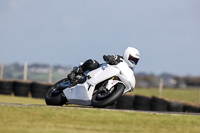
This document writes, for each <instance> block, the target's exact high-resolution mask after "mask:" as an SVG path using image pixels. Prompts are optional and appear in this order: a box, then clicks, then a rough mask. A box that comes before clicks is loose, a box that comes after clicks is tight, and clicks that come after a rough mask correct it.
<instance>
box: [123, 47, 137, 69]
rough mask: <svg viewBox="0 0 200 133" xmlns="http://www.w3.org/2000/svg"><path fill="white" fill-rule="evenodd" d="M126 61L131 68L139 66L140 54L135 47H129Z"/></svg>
mask: <svg viewBox="0 0 200 133" xmlns="http://www.w3.org/2000/svg"><path fill="white" fill-rule="evenodd" d="M123 58H124V60H125V61H126V63H127V64H128V65H129V67H131V68H133V67H134V66H135V65H137V63H138V61H139V59H140V52H139V51H138V50H137V49H136V48H133V47H128V48H127V49H126V50H125V51H124V56H123Z"/></svg>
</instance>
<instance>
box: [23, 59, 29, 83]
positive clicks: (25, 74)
mask: <svg viewBox="0 0 200 133" xmlns="http://www.w3.org/2000/svg"><path fill="white" fill-rule="evenodd" d="M27 71H28V64H27V62H25V63H24V81H25V80H27Z"/></svg>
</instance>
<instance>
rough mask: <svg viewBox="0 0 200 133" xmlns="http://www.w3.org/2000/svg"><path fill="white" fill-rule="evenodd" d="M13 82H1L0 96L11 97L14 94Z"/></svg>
mask: <svg viewBox="0 0 200 133" xmlns="http://www.w3.org/2000/svg"><path fill="white" fill-rule="evenodd" d="M13 84H14V81H13V80H0V94H4V95H11V94H12V92H13Z"/></svg>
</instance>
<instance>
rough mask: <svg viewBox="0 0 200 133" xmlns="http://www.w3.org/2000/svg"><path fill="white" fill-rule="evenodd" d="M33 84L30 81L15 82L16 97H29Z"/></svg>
mask: <svg viewBox="0 0 200 133" xmlns="http://www.w3.org/2000/svg"><path fill="white" fill-rule="evenodd" d="M30 87H31V82H30V81H15V82H14V89H13V91H14V95H15V96H22V97H28V96H29V92H30Z"/></svg>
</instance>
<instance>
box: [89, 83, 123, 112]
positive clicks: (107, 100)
mask: <svg viewBox="0 0 200 133" xmlns="http://www.w3.org/2000/svg"><path fill="white" fill-rule="evenodd" d="M124 89H125V86H124V85H123V84H121V83H118V84H116V85H115V86H114V90H113V91H112V92H111V94H109V96H107V97H102V98H99V97H98V95H99V92H96V93H95V94H94V95H93V98H92V106H93V107H96V108H104V107H106V106H109V105H111V104H113V103H114V102H115V101H116V100H117V99H119V97H120V96H121V95H122V94H123V93H124Z"/></svg>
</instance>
